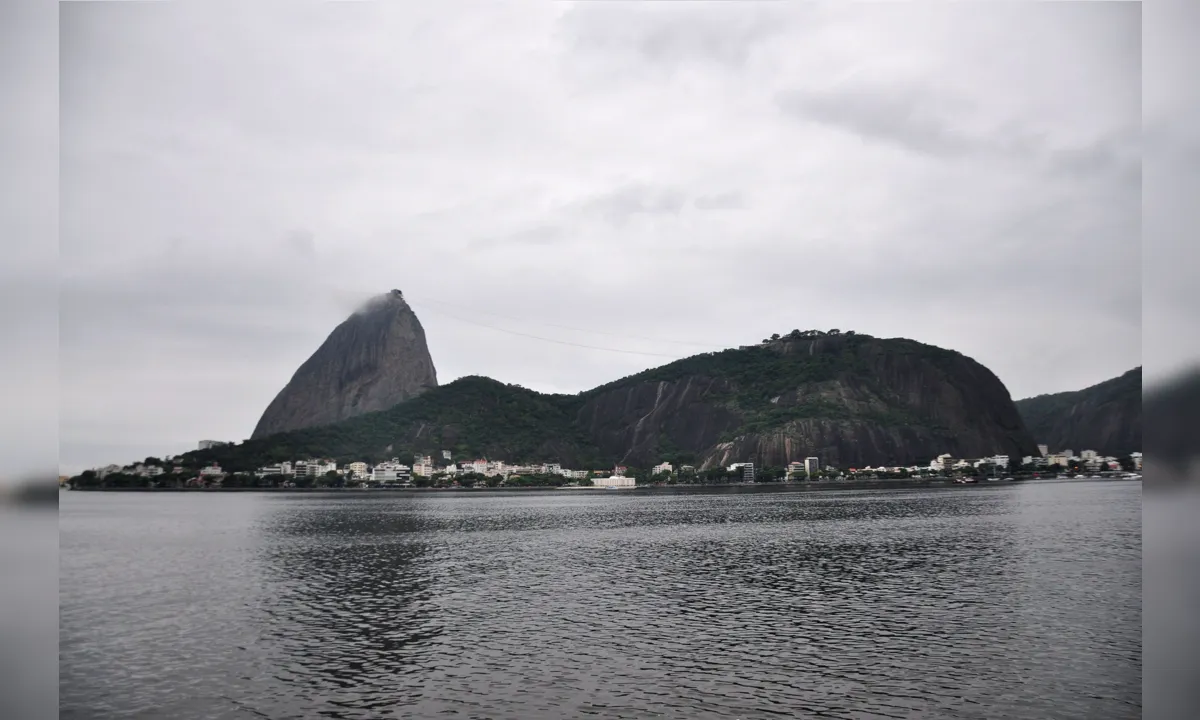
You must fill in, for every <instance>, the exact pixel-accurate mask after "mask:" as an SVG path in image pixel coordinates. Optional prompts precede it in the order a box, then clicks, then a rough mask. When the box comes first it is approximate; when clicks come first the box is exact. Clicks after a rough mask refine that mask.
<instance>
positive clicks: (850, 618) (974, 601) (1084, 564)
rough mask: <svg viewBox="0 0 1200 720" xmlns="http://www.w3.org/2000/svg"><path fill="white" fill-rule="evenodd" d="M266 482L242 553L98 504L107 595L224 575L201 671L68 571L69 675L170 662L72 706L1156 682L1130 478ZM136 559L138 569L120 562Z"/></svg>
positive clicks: (493, 700)
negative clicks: (669, 487)
mask: <svg viewBox="0 0 1200 720" xmlns="http://www.w3.org/2000/svg"><path fill="white" fill-rule="evenodd" d="M255 502H257V505H256V506H255V508H256V509H255V511H254V512H253V513H252V514H249V515H248V514H246V513H243V514H241V515H238V516H237V518H238V519H236V520H230V519H229V518H231V517H233V515H231V514H229V513H228V512H227V513H226V514H225V515H222V516H220V517H219V518H218V516H215V515H214V516H212V517H211V518H208V520H207V524H206V521H203V520H202V521H200V522H199V523H198V525H199V526H203V527H206V528H207V529H208V530H209V531H211V529H212V527H213V526H214V525H216V526H217V527H224V526H223V525H222V523H226V525H227V526H228V530H229V533H230V537H233V538H237V541H236V542H234V541H232V540H231V541H229V542H227V543H226V546H225V548H224V552H223V553H222V554H220V555H219V556H214V555H212V554H210V553H204V552H197V551H196V545H195V544H194V543H193V544H183V545H170V546H169V547H167V548H166V549H167V552H164V553H160V554H159V556H158V557H157V558H154V557H146V556H144V555H138V554H137V553H136V552H135V551H134V550H133V548H132V547H131V546H130V545H129V544H128V543H127V542H126V540H128V536H124V535H122V534H121V533H119V532H116V531H115V530H113V529H110V530H109V531H108V532H107V534H105V533H101V532H99V530H100V528H101V527H102V524H97V525H94V526H88V527H91V528H92V530H93V531H95V532H94V533H93V534H92V535H90V536H89V537H90V538H91V540H92V541H93V545H92V546H90V547H83V546H81V545H79V544H76V545H75V547H76V552H79V553H82V555H83V558H84V560H85V562H82V563H80V562H77V563H76V565H74V566H73V567H72V569H71V571H70V572H68V571H66V570H64V573H65V575H66V574H72V573H74V574H76V575H78V574H79V573H80V572H81V571H80V570H79V568H81V567H84V566H89V565H90V566H94V567H96V568H103V569H104V570H105V572H106V575H105V577H106V581H105V582H106V583H107V582H111V583H116V585H114V586H110V588H109V589H108V590H107V592H108V601H107V604H103V603H102V604H101V606H103V607H108V606H109V605H111V604H112V601H113V600H114V599H116V598H129V597H134V596H136V594H137V593H138V592H139V591H144V589H145V588H146V587H148V586H150V587H153V586H154V584H155V583H156V582H157V580H156V579H157V578H162V577H171V576H172V573H173V572H174V571H175V570H178V573H179V574H180V576H181V577H183V578H186V580H187V582H189V583H191V585H190V587H194V586H195V583H196V582H197V581H198V580H199V581H202V582H205V583H207V585H209V586H212V587H214V588H218V590H217V591H214V592H206V593H205V594H204V595H203V597H204V599H205V604H204V605H203V606H193V609H192V611H191V612H192V613H194V614H195V616H198V617H202V618H204V623H203V625H202V627H203V629H204V631H205V632H204V633H203V634H199V633H197V632H195V630H196V629H197V628H196V627H195V626H193V627H191V628H189V627H187V626H186V625H185V626H184V632H183V633H182V635H181V636H180V640H179V641H178V642H179V643H181V644H182V646H183V647H185V648H186V649H187V652H188V653H190V655H191V657H192V658H193V660H192V662H191V664H190V665H189V666H187V667H186V668H185V667H181V666H180V664H179V656H180V653H179V651H178V646H177V647H176V648H174V649H166V648H162V647H160V646H157V645H154V644H153V643H152V642H151V641H150V640H151V639H153V638H155V637H160V636H158V635H156V634H155V633H153V632H148V631H147V628H136V627H131V626H129V625H128V623H127V625H126V626H127V627H129V628H130V629H129V630H127V631H126V632H125V633H124V634H123V635H122V636H120V638H119V639H118V638H117V637H116V636H112V635H104V634H88V633H86V632H84V631H81V630H80V628H81V627H83V623H86V622H87V621H89V620H90V621H95V620H96V619H97V618H99V619H101V620H102V621H104V622H109V623H111V622H114V620H115V619H116V618H121V617H123V616H122V615H121V611H120V609H117V610H111V611H108V610H106V611H105V612H98V611H97V610H96V607H97V605H96V604H91V605H89V604H88V602H89V599H90V600H91V601H92V602H93V603H95V602H96V601H97V599H98V598H99V597H101V595H100V594H99V593H100V591H99V590H98V588H97V587H96V586H94V585H93V584H88V583H80V582H78V578H76V580H75V581H73V582H70V583H67V584H66V585H64V587H65V588H68V589H69V592H67V591H64V596H63V603H64V607H65V608H69V613H68V615H67V617H69V620H70V621H69V622H66V623H64V625H63V633H64V636H65V637H67V636H69V637H73V638H75V639H76V641H77V642H78V644H79V646H81V647H85V648H86V652H84V651H78V652H73V653H68V655H66V656H64V658H65V659H64V661H63V662H64V667H66V668H68V674H70V675H71V677H75V678H80V677H84V674H83V673H82V672H81V671H80V668H81V667H82V666H81V665H80V663H83V662H85V661H92V662H95V661H96V660H101V661H107V662H109V663H110V664H111V665H112V666H113V667H114V668H115V669H119V670H126V671H127V670H128V667H129V665H130V664H131V663H134V664H138V666H139V667H143V668H148V667H153V666H154V665H155V663H158V664H159V665H160V666H162V665H165V666H167V667H168V672H167V673H166V674H165V677H160V678H157V679H156V680H155V681H154V682H150V683H142V684H137V685H134V684H132V681H131V680H130V679H129V678H127V677H125V678H123V677H122V676H121V675H120V674H118V673H102V676H103V679H104V680H105V684H103V685H101V684H99V683H97V682H85V683H83V684H82V685H80V686H77V687H68V688H65V690H64V692H63V697H64V699H65V700H64V703H65V704H64V707H66V708H68V709H72V710H74V711H75V712H76V715H75V716H77V717H85V716H86V717H95V716H97V715H102V716H109V717H117V716H121V717H132V716H136V713H137V712H145V711H146V709H147V708H155V709H156V710H157V711H158V715H145V716H146V717H151V716H159V717H166V716H170V717H180V718H191V717H204V718H209V717H230V718H234V717H249V716H250V715H251V714H254V713H257V714H259V715H261V716H265V717H271V718H287V717H296V718H301V717H305V718H308V717H334V718H389V717H397V718H398V717H488V718H521V719H522V720H525V719H536V718H561V717H586V716H595V717H605V718H609V717H614V718H622V717H629V718H635V717H636V718H642V717H649V716H660V717H662V716H665V717H671V716H681V717H744V718H748V717H767V716H771V715H784V716H788V717H794V716H797V715H801V716H815V717H842V718H866V717H956V718H995V717H1011V718H1031V719H1032V718H1037V719H1038V720H1041V718H1045V717H1056V718H1088V719H1089V720H1091V719H1093V718H1122V717H1136V716H1137V711H1138V708H1139V707H1140V695H1139V686H1140V637H1139V635H1138V633H1139V632H1140V614H1138V611H1137V610H1136V608H1135V607H1134V605H1135V604H1136V602H1135V601H1136V598H1137V596H1138V593H1139V592H1140V574H1139V572H1140V571H1139V567H1140V556H1139V552H1140V545H1139V544H1138V542H1139V538H1140V536H1139V535H1138V532H1139V530H1140V525H1139V521H1138V516H1137V512H1138V495H1137V492H1136V488H1135V487H1131V485H1130V484H1121V483H1107V484H1105V483H1091V484H1076V485H1060V486H1050V485H1043V486H1032V485H1031V486H1025V487H1015V486H1006V487H1001V488H969V489H957V488H947V489H944V490H918V491H913V492H897V491H869V492H836V493H835V492H828V493H811V492H797V493H780V492H753V491H751V492H738V493H725V494H715V493H706V492H696V491H690V492H686V491H685V492H679V493H656V494H646V495H643V494H621V495H617V496H613V495H600V494H586V493H585V494H578V493H567V492H555V493H530V494H520V495H515V494H501V493H471V494H463V495H429V496H401V495H388V496H373V497H362V496H345V495H333V496H324V497H320V496H302V497H301V496H275V497H270V498H266V499H262V500H258V501H255ZM214 510H215V508H214ZM78 511H79V512H80V514H79V515H75V514H73V513H74V512H76V511H73V510H72V509H71V508H67V509H66V510H65V512H64V516H63V518H64V520H63V521H64V537H67V536H68V535H70V533H71V532H73V531H72V530H71V528H72V527H73V526H74V525H77V524H78V522H79V520H78V518H90V519H89V520H88V521H87V522H88V523H99V522H100V521H99V520H98V519H97V517H96V515H95V514H94V513H86V512H82V511H83V509H82V508H81V509H78ZM138 512H140V513H142V517H149V516H152V515H153V514H154V513H155V512H160V511H159V510H157V509H154V508H143V509H141V510H139V511H138ZM198 512H199V513H201V514H203V513H206V512H209V510H206V509H199V510H198ZM125 522H126V524H127V523H128V518H126V521H125ZM76 531H78V528H76ZM179 532H181V533H183V535H187V533H186V532H184V531H183V530H180V531H179ZM195 534H197V533H196V532H195V531H194V529H193V535H195ZM134 556H137V557H138V558H139V559H138V562H139V563H140V564H141V567H140V569H139V570H137V571H136V572H135V571H134V570H133V567H134V563H131V562H125V561H123V560H122V559H123V558H129V557H134ZM76 560H77V561H78V560H79V557H78V556H77V557H76ZM183 563H186V564H183ZM181 564H183V565H181ZM65 575H64V576H65ZM112 587H119V588H120V590H112V589H111V588H112ZM163 593H164V594H163V595H162V600H163V601H166V602H178V601H179V598H178V597H177V596H178V595H179V593H180V590H179V589H178V588H177V589H174V590H173V589H172V588H170V587H166V588H164V589H163ZM184 596H185V597H186V596H187V593H184ZM191 597H192V599H193V600H194V599H195V597H196V596H195V593H193V594H192V596H191ZM132 606H134V607H140V606H138V605H137V603H136V602H134V603H133V604H132ZM129 608H130V605H126V606H125V610H128V609H129ZM80 638H83V639H82V640H80ZM136 676H137V675H136V674H135V675H134V677H136ZM128 697H133V698H134V700H132V701H131V700H128V699H127V698H128ZM97 707H99V708H101V709H103V710H104V711H105V712H101V713H95V712H93V713H92V714H91V715H88V714H87V713H85V712H81V710H82V709H86V708H91V709H93V710H94V709H95V708H97ZM69 716H70V715H69V714H64V717H69Z"/></svg>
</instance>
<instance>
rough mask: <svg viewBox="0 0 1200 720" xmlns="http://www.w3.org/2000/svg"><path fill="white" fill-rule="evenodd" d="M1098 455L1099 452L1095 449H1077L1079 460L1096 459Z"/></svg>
mask: <svg viewBox="0 0 1200 720" xmlns="http://www.w3.org/2000/svg"><path fill="white" fill-rule="evenodd" d="M1099 457H1100V454H1099V453H1097V452H1096V451H1095V450H1080V451H1079V458H1080V459H1081V460H1096V459H1098V458H1099Z"/></svg>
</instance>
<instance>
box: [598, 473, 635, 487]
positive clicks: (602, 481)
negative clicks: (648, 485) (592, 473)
mask: <svg viewBox="0 0 1200 720" xmlns="http://www.w3.org/2000/svg"><path fill="white" fill-rule="evenodd" d="M592 484H593V485H595V486H596V487H603V488H631V487H634V486H636V485H637V481H635V480H634V479H633V478H631V477H624V476H621V475H612V476H610V477H606V478H596V479H595V480H593V481H592Z"/></svg>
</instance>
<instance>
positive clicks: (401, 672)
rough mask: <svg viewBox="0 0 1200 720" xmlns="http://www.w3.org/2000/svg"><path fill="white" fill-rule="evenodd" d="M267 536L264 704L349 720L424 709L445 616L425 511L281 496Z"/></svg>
mask: <svg viewBox="0 0 1200 720" xmlns="http://www.w3.org/2000/svg"><path fill="white" fill-rule="evenodd" d="M261 527H262V532H263V533H264V534H265V535H266V536H267V537H269V538H270V541H269V542H267V543H265V544H264V547H263V548H261V550H260V551H259V553H258V554H257V557H256V565H257V567H258V570H259V572H260V573H261V577H262V579H263V581H264V583H265V592H264V593H263V597H264V600H265V602H264V603H263V604H262V606H261V607H259V608H257V610H258V611H259V615H260V620H259V622H260V626H261V635H260V636H259V637H257V638H255V639H254V640H253V642H250V643H248V646H250V645H252V646H253V647H254V648H255V649H256V651H257V652H258V653H259V661H260V662H259V663H258V664H259V666H260V667H261V668H263V671H264V672H265V673H269V674H270V678H271V680H273V681H274V682H271V683H266V684H259V683H255V688H257V687H262V686H263V685H265V686H266V687H269V688H271V689H272V692H271V693H269V694H266V695H263V696H260V698H259V699H260V700H261V701H262V702H261V704H262V706H264V707H270V708H273V709H275V710H278V709H279V708H280V707H281V706H294V707H295V708H296V712H297V713H298V714H300V715H303V714H304V713H305V711H306V710H307V709H309V708H312V707H313V705H314V704H315V705H318V706H320V705H324V706H326V708H325V709H324V710H320V711H319V713H320V714H322V715H324V716H327V717H347V718H348V717H358V716H361V715H359V714H356V713H359V712H370V713H378V712H383V711H385V710H389V709H401V708H405V707H408V706H411V705H413V704H415V703H418V702H420V700H421V697H422V685H423V683H422V673H423V671H424V668H425V667H427V666H428V665H429V664H430V663H432V662H434V658H435V657H436V654H437V653H438V651H439V648H438V638H439V636H441V635H442V633H443V631H444V618H443V617H442V615H441V612H440V609H439V607H438V606H437V604H436V602H435V601H434V598H435V592H434V589H433V583H434V582H435V579H436V578H435V573H434V570H433V563H431V562H429V558H428V557H427V553H428V552H429V543H428V542H427V541H426V540H424V539H422V537H421V536H420V535H419V534H418V533H419V532H420V530H421V528H422V523H421V515H420V513H419V503H418V502H416V501H414V500H412V499H403V498H402V499H398V500H394V501H391V502H389V503H387V504H374V503H363V502H360V501H358V500H357V499H355V498H352V499H350V500H348V501H347V500H343V499H340V498H339V497H338V496H327V497H325V498H323V501H321V500H316V501H314V500H313V499H311V498H305V499H304V500H303V501H301V500H298V499H296V498H282V499H280V501H279V502H277V503H275V507H274V512H272V513H271V514H269V515H267V516H266V517H265V518H264V519H263V522H262V525H261ZM256 679H257V678H256Z"/></svg>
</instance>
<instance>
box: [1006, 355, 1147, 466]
mask: <svg viewBox="0 0 1200 720" xmlns="http://www.w3.org/2000/svg"><path fill="white" fill-rule="evenodd" d="M1017 410H1018V411H1020V413H1021V417H1022V418H1023V419H1024V420H1025V426H1026V427H1027V428H1029V432H1030V433H1032V434H1033V437H1034V438H1036V439H1037V441H1038V442H1040V443H1045V444H1046V445H1048V446H1049V447H1050V450H1052V451H1054V450H1066V449H1070V450H1075V451H1076V452H1078V451H1080V450H1096V451H1098V452H1100V453H1103V454H1105V455H1112V456H1114V457H1119V456H1123V455H1128V454H1129V453H1131V452H1135V451H1141V449H1142V368H1141V367H1136V368H1134V369H1132V370H1130V371H1129V372H1127V373H1125V374H1123V375H1121V376H1120V377H1115V378H1112V379H1111V380H1105V381H1104V382H1102V383H1099V384H1098V385H1093V386H1091V387H1088V388H1084V389H1083V390H1075V391H1072V392H1062V393H1054V394H1052V395H1038V396H1037V397H1031V398H1025V399H1024V400H1018V401H1017Z"/></svg>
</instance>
